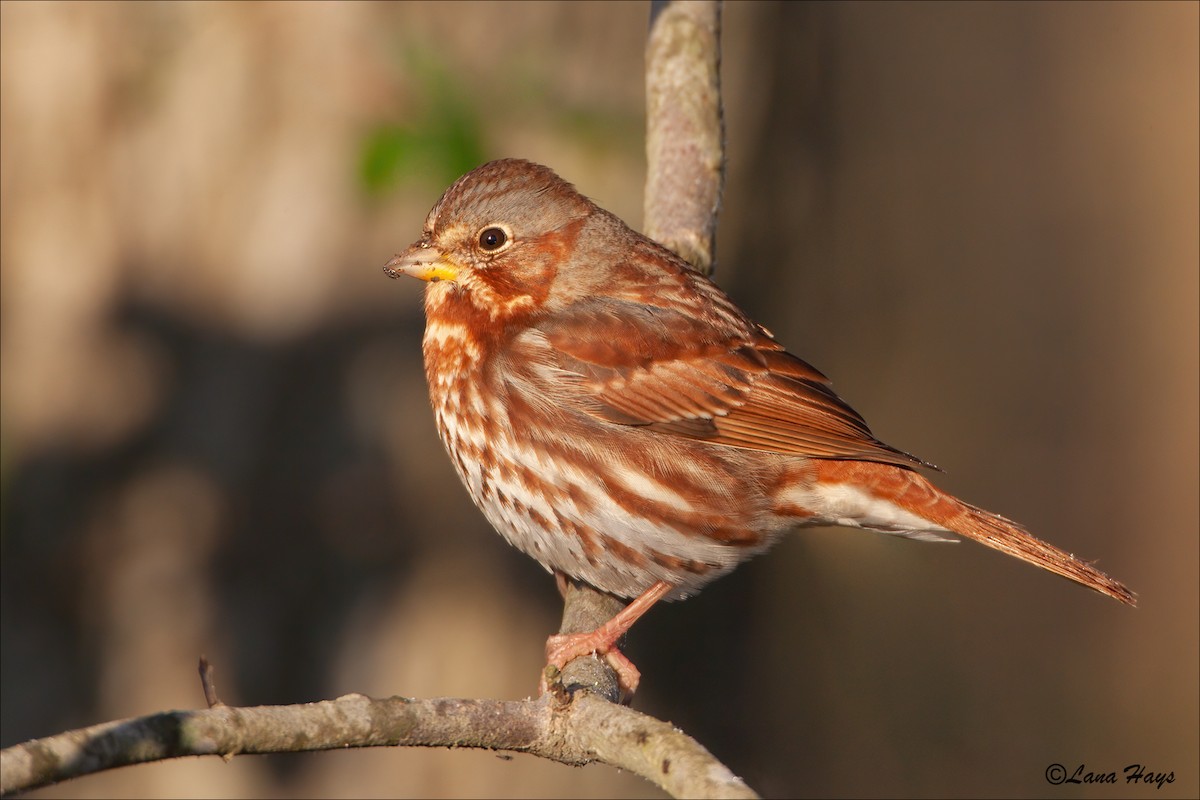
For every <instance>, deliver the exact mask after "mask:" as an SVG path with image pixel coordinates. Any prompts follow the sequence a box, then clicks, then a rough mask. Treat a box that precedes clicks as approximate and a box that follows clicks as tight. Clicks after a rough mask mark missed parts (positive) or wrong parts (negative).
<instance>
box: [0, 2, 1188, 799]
mask: <svg viewBox="0 0 1200 800" xmlns="http://www.w3.org/2000/svg"><path fill="white" fill-rule="evenodd" d="M1197 8H1198V6H1197V5H1196V4H1194V3H1174V4H1167V5H1155V4H1143V3H1136V4H1110V3H1105V4H1096V5H1090V4H1084V3H1071V4H1060V5H1041V4H1011V5H1009V4H987V5H984V4H966V5H951V4H942V3H938V4H931V5H907V4H899V3H888V4H882V5H842V4H836V5H801V4H785V5H775V4H742V3H733V4H730V5H729V6H728V8H727V11H726V18H725V37H726V38H725V45H726V46H725V53H724V59H725V61H724V66H725V70H724V78H725V90H726V102H727V120H728V139H729V155H730V159H729V180H728V187H727V192H726V195H725V212H724V216H723V221H722V226H721V232H720V248H721V249H720V257H721V263H720V267H719V271H718V278H719V280H720V281H721V282H722V283H723V284H724V285H725V286H726V287H727V288H728V289H729V290H730V291H731V293H732V294H733V295H734V296H735V297H736V298H737V299H738V300H739V301H741V302H742V303H743V304H744V305H745V306H746V307H747V308H748V309H749V310H750V311H751V312H752V313H753V314H754V315H755V316H756V317H757V318H759V319H760V320H761V321H762V322H764V323H765V324H766V325H768V326H769V327H770V328H772V329H773V330H774V332H775V333H776V334H777V336H778V337H779V338H780V339H781V340H782V341H783V342H785V343H787V344H788V345H789V346H790V347H791V348H792V349H793V350H794V351H795V352H797V353H798V354H800V355H802V356H804V357H805V358H807V359H808V360H810V361H812V362H813V363H814V364H815V365H817V366H818V367H820V368H821V369H823V370H824V371H825V372H827V373H828V374H830V375H832V376H833V378H834V380H835V383H836V386H837V388H838V389H839V391H840V392H841V393H842V394H843V395H844V397H846V398H847V400H849V401H850V402H851V403H852V404H853V405H855V407H857V408H858V409H859V410H860V411H861V412H862V413H863V414H864V415H865V416H866V417H867V419H868V420H870V421H871V423H872V426H873V428H874V429H875V431H876V432H877V433H878V434H879V435H880V436H881V437H882V438H884V439H885V440H886V441H888V442H891V443H893V444H895V445H897V446H899V447H903V448H906V449H909V450H912V451H913V452H916V453H918V454H919V455H921V456H923V457H925V458H927V459H930V460H932V461H935V462H937V463H939V464H941V465H942V466H943V467H945V468H946V470H947V474H946V475H945V476H944V478H943V483H944V484H945V485H946V486H947V487H948V488H950V489H952V490H954V491H956V492H958V493H960V494H961V495H962V496H964V497H966V498H968V499H970V500H973V501H974V502H977V503H980V504H982V505H985V506H987V507H989V508H992V509H995V510H997V511H1000V512H1002V513H1004V514H1006V515H1009V516H1012V517H1014V518H1015V519H1018V520H1022V521H1024V522H1026V523H1027V524H1028V525H1029V526H1030V527H1031V528H1032V529H1033V530H1034V531H1036V532H1038V533H1039V534H1041V535H1044V536H1045V537H1046V538H1049V539H1051V540H1052V541H1054V542H1056V543H1058V544H1059V545H1061V546H1063V547H1065V548H1067V549H1069V550H1071V551H1074V552H1077V553H1081V554H1084V555H1086V556H1088V557H1092V558H1098V559H1100V563H1101V566H1102V567H1103V568H1105V569H1108V570H1110V571H1111V572H1112V573H1113V574H1114V575H1116V576H1118V577H1119V578H1121V579H1123V580H1125V581H1127V582H1128V583H1129V584H1130V585H1131V586H1133V587H1134V588H1135V589H1137V590H1138V591H1139V592H1140V595H1141V607H1140V608H1139V609H1137V610H1130V609H1127V608H1122V607H1120V606H1119V605H1117V604H1116V603H1114V602H1111V601H1108V600H1105V599H1103V598H1101V597H1099V596H1094V595H1092V594H1091V593H1089V592H1086V591H1083V590H1081V589H1078V588H1076V587H1073V586H1070V585H1068V584H1067V583H1066V582H1064V581H1060V580H1057V579H1055V578H1053V577H1050V576H1048V575H1045V574H1042V573H1039V572H1037V571H1035V570H1033V569H1031V568H1029V567H1027V566H1023V565H1021V564H1018V563H1016V562H1015V561H1012V560H1009V559H1006V558H1003V557H1001V556H999V555H997V554H994V553H990V552H987V551H985V550H984V549H983V548H981V547H977V546H974V545H962V546H959V547H939V546H933V545H920V544H915V543H911V542H905V541H899V540H892V539H889V538H887V537H884V536H879V535H872V534H868V533H860V532H853V531H843V530H816V531H809V532H805V533H801V534H797V535H796V536H794V537H793V538H790V539H788V540H787V541H785V542H784V543H783V544H781V545H780V546H779V547H778V548H777V549H776V550H775V551H774V552H773V553H771V554H770V555H769V556H767V557H764V558H762V559H759V560H758V561H756V562H753V563H751V564H749V565H746V566H744V567H743V568H742V569H740V570H739V571H738V572H737V573H735V574H734V575H733V576H731V577H729V578H727V579H725V580H723V581H721V582H719V583H718V584H716V585H714V586H712V587H711V588H709V589H708V590H707V591H706V592H705V593H704V594H702V595H701V596H700V597H698V598H696V599H694V600H691V601H689V602H687V603H684V604H681V605H673V606H664V607H661V608H658V609H656V610H655V611H654V612H653V613H651V615H650V616H649V618H648V619H647V620H645V621H644V623H642V624H640V625H639V626H638V627H637V628H635V630H634V634H633V636H632V640H631V643H630V646H629V649H628V652H630V653H631V655H632V656H633V658H634V660H635V661H636V662H637V663H638V664H639V665H640V666H641V668H642V670H643V672H644V673H645V680H644V683H643V686H644V689H643V691H642V692H641V693H640V694H639V697H638V699H637V705H638V706H639V707H640V708H642V709H645V710H646V711H649V712H651V713H654V714H657V715H660V716H662V717H664V718H667V719H670V720H672V721H674V722H676V723H678V724H680V725H681V726H682V727H684V728H685V729H687V730H688V731H689V732H691V733H693V734H695V735H696V736H697V737H698V738H699V739H700V740H701V741H703V742H705V743H707V744H708V745H709V746H710V747H711V748H712V750H713V751H714V752H715V753H716V754H717V755H718V756H719V757H721V758H722V759H724V760H725V761H726V762H727V763H728V764H729V765H730V766H731V767H732V768H733V769H734V770H736V771H737V772H739V773H740V774H742V775H743V776H744V777H745V778H746V779H747V780H748V781H749V782H750V783H751V784H752V785H753V786H755V787H757V788H758V789H759V790H760V791H762V792H764V793H765V794H767V795H773V796H786V795H833V796H847V797H850V796H853V797H858V796H907V795H917V796H952V797H958V796H1027V797H1035V796H1046V797H1055V798H1057V797H1063V798H1066V797H1077V796H1088V797H1097V798H1113V797H1119V796H1132V797H1163V798H1165V797H1187V796H1193V797H1194V796H1196V794H1197V792H1198V791H1200V783H1198V777H1197V770H1198V765H1197V760H1198V759H1197V750H1198V747H1200V742H1198V736H1197V726H1198V715H1200V711H1198V699H1197V695H1198V689H1197V686H1198V666H1197V627H1198V613H1197V603H1198V601H1197V597H1198V588H1197V587H1198V579H1197V562H1198V553H1197V541H1198V529H1200V521H1198V518H1197V505H1198V501H1197V487H1198V482H1200V476H1198V471H1197V463H1198V460H1197V452H1198V451H1197V441H1198V423H1197V418H1198V408H1200V400H1198V398H1197V386H1198V377H1197V361H1198V353H1197V351H1198V338H1200V336H1198V321H1197V303H1198V301H1197V295H1198V288H1197V276H1198V273H1200V253H1198V249H1197V248H1198V245H1197V238H1198V236H1197V225H1198V222H1197V220H1198V217H1200V208H1198V195H1200V189H1198V174H1200V167H1198V163H1197V152H1198V148H1200V142H1198V133H1197V127H1198V123H1197V120H1198V110H1197V97H1198V94H1200V89H1198V74H1200V65H1198V61H1197V59H1198V56H1197V52H1198V46H1197V29H1198V27H1200V24H1198V22H1200V21H1198V13H1197ZM647 13H648V6H647V5H646V4H644V3H634V4H627V5H623V4H615V3H602V4H596V5H591V4H561V5H559V4H553V5H551V4H538V5H535V6H524V5H499V4H498V5H490V4H489V5H467V4H447V5H442V4H412V5H364V4H349V5H323V4H299V5H243V4H213V5H191V4H188V5H185V4H174V3H169V4H162V5H152V4H143V3H136V4H129V5H105V4H49V5H43V4H36V3H4V4H3V6H2V9H0V46H2V47H0V50H2V64H0V65H2V68H3V71H2V79H0V89H2V94H0V109H2V111H3V120H2V129H3V130H2V136H0V166H2V181H0V192H2V194H0V197H2V200H3V211H2V217H0V222H2V223H3V237H2V247H0V259H2V263H3V271H2V276H0V277H2V280H0V288H2V290H3V291H2V300H0V310H2V317H0V319H2V327H0V331H2V338H0V353H2V355H3V362H2V363H3V376H2V377H3V382H2V394H0V397H2V399H3V415H2V418H0V419H2V421H3V431H2V438H0V467H2V472H0V476H2V482H0V488H2V492H3V494H2V499H3V515H2V520H3V529H2V536H3V538H2V545H3V558H2V563H3V607H2V623H3V624H2V629H0V634H2V641H0V657H2V662H0V663H2V666H3V682H2V697H0V700H2V704H0V708H2V714H0V734H2V742H0V743H2V744H4V745H9V744H13V743H15V742H17V741H20V740H22V739H25V738H28V737H33V736H39V735H45V734H50V733H55V732H57V731H60V730H62V729H66V728H70V727H74V726H81V725H86V724H91V723H95V722H99V721H103V720H107V719H113V718H119V717H125V716H131V715H137V714H145V713H149V712H153V711H157V710H161V709H169V708H193V707H197V706H198V705H200V704H201V703H202V698H201V694H200V688H199V682H198V680H197V679H196V677H195V671H194V670H195V662H196V658H197V656H198V655H199V654H200V653H207V654H208V655H209V657H210V658H212V660H213V661H214V662H215V663H216V665H217V669H218V673H217V675H218V688H219V689H220V690H221V692H222V694H223V695H224V696H225V698H226V699H227V700H228V701H230V702H235V703H247V704H257V703H291V702H301V701H308V700H315V699H320V698H331V697H335V696H338V695H340V694H343V693H346V692H351V691H361V692H366V693H369V694H373V695H388V694H405V695H411V696H436V695H458V696H490V697H517V696H523V695H525V694H526V693H528V692H530V691H531V690H532V689H533V688H534V685H535V680H536V676H537V671H538V668H539V666H540V663H541V650H542V643H543V640H544V637H545V636H546V634H547V633H548V632H549V631H551V630H552V629H553V628H554V627H555V624H556V615H557V613H558V602H557V596H556V594H555V591H554V588H553V583H552V581H551V580H550V578H549V577H548V576H547V575H545V574H544V573H543V572H541V571H540V569H539V568H538V567H537V566H536V565H534V564H533V563H532V562H531V561H528V560H526V559H524V558H523V557H521V556H519V555H518V554H516V553H515V552H513V551H511V550H510V549H509V548H508V547H507V546H506V545H505V544H504V543H503V541H502V540H501V539H500V538H499V537H498V536H496V535H495V534H493V533H492V532H491V531H490V530H489V529H488V527H487V525H486V523H485V522H484V521H483V519H482V517H481V516H480V515H479V514H478V512H476V511H475V509H474V508H473V507H472V506H471V505H470V502H469V500H468V499H467V495H466V493H465V492H464V491H463V490H462V489H461V488H460V487H459V485H458V482H457V480H456V478H455V477H454V476H453V474H452V472H451V470H450V467H449V464H448V462H447V460H446V459H445V457H444V456H443V453H442V452H441V448H440V446H439V444H438V442H437V440H436V437H435V434H434V430H433V424H432V419H431V415H430V413H429V410H428V407H427V404H426V401H425V389H424V383H423V378H422V373H421V367H420V351H419V344H418V342H419V339H420V331H421V325H422V322H421V318H420V305H419V299H418V298H419V293H420V288H421V287H420V286H418V285H417V284H416V283H415V282H392V281H389V280H387V278H385V277H384V275H383V273H382V272H381V269H380V268H381V265H382V264H383V262H384V261H386V260H387V258H388V257H390V255H391V254H392V253H394V252H396V251H397V250H399V249H401V248H402V247H403V246H405V245H406V244H408V243H409V242H410V241H411V240H412V239H413V238H415V237H416V235H417V234H418V232H419V230H420V226H421V222H422V220H423V218H424V215H425V212H426V210H427V209H428V207H429V206H430V205H431V204H432V203H433V201H434V200H436V198H437V196H438V194H439V193H440V191H441V190H442V188H444V186H445V185H446V184H447V183H448V181H449V180H450V179H451V178H453V177H455V175H456V174H457V172H458V171H460V167H461V165H462V164H463V163H464V162H465V161H469V160H470V159H472V158H475V157H478V158H482V159H487V158H493V157H500V156H510V155H511V156H524V157H528V158H532V159H535V160H538V161H542V162H545V163H548V164H550V165H552V166H554V167H555V168H556V169H557V170H559V171H560V172H561V173H562V174H563V175H564V176H565V177H567V178H568V179H570V180H572V181H574V182H575V183H577V184H578V186H579V187H580V188H581V189H582V190H583V191H584V192H585V193H587V194H589V195H591V196H592V197H594V198H595V199H597V200H598V201H599V202H600V203H601V204H602V205H605V206H607V207H609V208H611V209H612V210H614V211H616V212H617V213H619V214H621V215H622V216H624V217H626V218H627V219H628V220H629V221H630V222H632V223H634V224H635V225H636V224H637V223H638V222H639V221H640V217H641V182H642V178H643V168H644V167H643V157H642V152H641V146H642V138H641V137H642V47H643V43H644V36H645V31H646V25H647ZM387 126H393V127H391V128H388V127H387ZM388 130H391V131H392V133H391V134H390V137H391V138H388V136H386V135H383V134H381V133H380V132H381V131H388ZM453 132H457V133H456V134H455V136H457V138H454V137H452V136H451V133H453ZM380 136H383V139H384V140H386V141H391V142H392V143H393V145H394V147H393V151H398V152H399V155H401V156H403V157H404V158H403V159H402V161H401V162H400V169H399V171H398V172H397V173H396V174H394V175H393V176H392V178H391V179H390V180H382V181H381V182H379V183H377V184H376V185H377V186H378V187H379V188H377V189H376V190H375V191H368V189H367V184H366V182H365V181H364V178H363V177H362V174H361V162H362V161H363V158H364V152H365V151H366V150H367V148H368V144H367V143H368V142H369V141H372V140H374V141H379V139H380ZM373 137H374V138H373ZM397 143H398V144H397ZM385 149H386V148H385ZM473 165H474V164H473V163H468V164H467V166H473ZM463 168H465V167H463ZM385 178H386V176H385ZM1055 762H1059V763H1062V764H1064V765H1068V766H1069V767H1070V768H1072V769H1073V768H1074V767H1075V766H1076V765H1078V764H1081V763H1082V764H1086V767H1087V768H1088V769H1096V770H1102V771H1109V770H1121V769H1122V768H1123V767H1124V766H1126V765H1127V764H1131V763H1135V762H1140V763H1143V764H1146V765H1147V766H1148V767H1149V768H1150V769H1151V770H1154V771H1174V773H1175V778H1176V782H1175V783H1174V784H1173V785H1171V786H1169V787H1166V788H1164V789H1162V790H1161V791H1159V790H1156V789H1154V788H1145V787H1133V786H1126V785H1121V786H1118V787H1090V788H1081V787H1053V786H1049V785H1048V784H1047V783H1046V782H1045V780H1044V779H1043V773H1044V771H1045V769H1046V767H1047V766H1048V765H1050V764H1052V763H1055ZM609 794H615V795H627V796H633V795H643V796H644V795H649V796H655V792H654V790H652V789H650V788H648V787H647V786H646V785H645V784H642V783H641V782H640V781H638V780H636V779H633V778H630V777H628V776H623V775H619V774H617V773H616V772H615V771H614V770H610V769H607V768H605V767H591V768H587V769H583V770H575V769H568V768H566V767H559V766H557V765H552V764H547V763H543V762H538V761H536V760H534V759H530V758H522V757H517V758H515V759H513V760H511V761H504V760H500V759H498V758H496V757H495V756H494V755H490V754H486V753H473V752H446V751H438V752H421V751H405V750H398V751H397V750H377V751H371V752H353V753H349V752H347V753H323V754H316V755H312V756H294V757H274V758H254V757H247V758H239V759H236V760H235V761H234V762H233V763H231V764H223V763H221V762H220V761H219V760H216V759H209V760H202V761H196V760H194V761H185V762H176V763H168V764H163V765H157V766H150V767H138V768H133V769H128V770H123V771H120V772H118V773H113V774H110V775H106V776H100V777H94V778H88V779H85V780H81V781H78V782H75V783H71V784H68V785H65V786H62V787H59V788H56V789H53V790H48V791H45V792H42V793H40V794H39V795H38V796H68V795H71V796H80V795H82V796H94V797H104V796H114V795H125V796H138V797H151V796H168V795H171V796H186V795H200V796H264V797H265V796H315V795H322V796H330V797H332V796H341V797H351V796H383V795H394V796H414V797H417V796H442V797H459V796H472V795H490V796H556V795H566V796H577V797H589V796H603V795H609Z"/></svg>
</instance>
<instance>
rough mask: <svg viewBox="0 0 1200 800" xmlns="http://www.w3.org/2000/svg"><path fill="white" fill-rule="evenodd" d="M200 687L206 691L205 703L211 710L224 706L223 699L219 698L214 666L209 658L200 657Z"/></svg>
mask: <svg viewBox="0 0 1200 800" xmlns="http://www.w3.org/2000/svg"><path fill="white" fill-rule="evenodd" d="M200 686H201V687H202V688H203V689H204V702H206V703H208V707H209V708H216V707H217V706H223V705H225V704H224V703H222V702H221V698H220V697H217V685H216V683H214V682H213V665H212V663H210V662H209V660H208V656H203V655H202V656H200Z"/></svg>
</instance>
